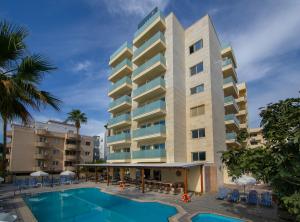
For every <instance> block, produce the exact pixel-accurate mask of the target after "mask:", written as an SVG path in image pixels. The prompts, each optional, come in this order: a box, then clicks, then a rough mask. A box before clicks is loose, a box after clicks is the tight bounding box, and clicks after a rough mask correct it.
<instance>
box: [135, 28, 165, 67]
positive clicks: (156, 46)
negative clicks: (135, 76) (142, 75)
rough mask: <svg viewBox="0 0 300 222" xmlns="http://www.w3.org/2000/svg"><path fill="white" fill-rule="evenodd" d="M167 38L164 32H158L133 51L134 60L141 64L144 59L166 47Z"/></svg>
mask: <svg viewBox="0 0 300 222" xmlns="http://www.w3.org/2000/svg"><path fill="white" fill-rule="evenodd" d="M165 42H166V40H165V36H164V34H163V33H162V32H158V33H156V34H155V35H154V36H152V37H151V38H150V39H149V40H147V41H146V42H145V43H143V44H142V45H141V46H140V47H139V48H137V49H136V50H135V51H134V53H133V58H132V62H134V63H135V64H137V65H141V64H142V63H143V62H144V61H146V60H149V59H150V58H152V57H153V56H155V55H156V54H158V53H160V52H162V51H163V50H165V49H166V43H165Z"/></svg>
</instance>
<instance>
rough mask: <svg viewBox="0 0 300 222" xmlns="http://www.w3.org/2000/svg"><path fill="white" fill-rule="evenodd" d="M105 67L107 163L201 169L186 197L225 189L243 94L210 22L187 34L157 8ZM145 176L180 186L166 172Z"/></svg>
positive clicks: (242, 116)
mask: <svg viewBox="0 0 300 222" xmlns="http://www.w3.org/2000/svg"><path fill="white" fill-rule="evenodd" d="M109 65H110V67H111V73H110V75H109V77H108V79H109V81H110V82H111V86H110V88H109V92H108V96H109V97H110V98H111V102H110V104H109V109H108V112H110V114H111V117H110V119H109V121H108V126H107V128H108V130H109V136H108V137H107V144H108V146H109V148H110V154H109V156H108V162H109V163H114V164H121V163H127V164H134V165H136V164H151V163H152V164H159V163H170V164H174V163H175V165H176V163H192V162H198V163H200V164H202V167H201V168H200V170H199V168H191V169H190V170H189V176H188V180H189V181H190V183H189V187H188V189H189V190H193V191H210V190H211V191H213V190H216V189H217V187H218V186H221V185H222V184H223V183H224V180H225V182H226V179H224V172H223V165H222V162H221V159H220V156H221V153H220V152H221V151H224V150H226V149H228V148H231V147H239V146H240V145H241V144H239V143H238V141H237V133H238V132H239V131H240V130H241V129H246V130H247V127H248V124H247V99H246V94H247V92H246V85H245V83H240V84H238V78H237V73H236V67H237V62H236V59H235V56H234V53H233V49H232V47H231V46H229V45H228V46H226V47H222V44H221V43H220V41H219V38H218V36H217V33H216V30H215V28H214V26H213V24H212V21H211V19H210V17H209V16H208V15H206V16H204V17H203V18H201V19H200V20H198V21H197V22H195V23H194V24H193V25H191V26H189V27H187V28H184V27H183V26H182V25H181V24H180V22H179V21H178V19H177V18H176V16H175V15H174V14H173V13H170V14H169V15H168V16H166V17H165V16H164V15H163V14H162V12H161V11H159V9H157V8H155V9H154V10H153V11H152V12H151V13H150V14H149V15H147V16H146V17H145V18H144V19H143V20H142V21H141V22H140V23H139V24H138V28H137V30H136V32H135V33H134V37H133V40H132V41H130V42H125V43H124V44H123V45H122V46H121V47H120V48H119V49H118V50H116V51H115V52H114V53H113V54H112V55H111V56H110V60H109ZM148 166H149V165H148ZM130 174H131V175H134V173H132V172H131V173H130ZM147 174H150V175H152V176H153V175H156V174H159V178H160V179H161V180H174V179H176V180H177V179H178V180H179V179H180V178H177V177H176V176H175V174H174V176H172V173H170V172H169V171H168V170H167V169H165V170H164V169H162V170H160V171H159V172H158V171H156V170H149V171H148V172H147V173H146V171H145V175H146V176H147ZM177 176H178V177H180V176H179V175H177ZM200 177H202V178H204V179H203V180H204V181H201V182H199V181H200V180H199V178H200Z"/></svg>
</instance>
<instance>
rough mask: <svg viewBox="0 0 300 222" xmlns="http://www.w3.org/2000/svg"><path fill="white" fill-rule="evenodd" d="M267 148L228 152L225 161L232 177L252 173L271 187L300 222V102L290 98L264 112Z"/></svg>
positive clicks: (269, 105)
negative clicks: (299, 201)
mask: <svg viewBox="0 0 300 222" xmlns="http://www.w3.org/2000/svg"><path fill="white" fill-rule="evenodd" d="M260 116H261V118H262V120H261V127H262V128H263V135H264V138H265V140H266V141H267V143H266V145H265V147H258V148H254V149H253V148H252V149H250V148H247V147H245V148H244V149H239V150H237V149H236V150H228V151H226V152H224V153H223V154H222V161H223V163H225V165H226V166H227V168H228V171H229V172H228V173H229V175H230V176H233V177H239V176H240V175H242V174H245V173H251V174H252V175H253V176H254V177H256V178H257V179H258V180H262V181H263V182H265V183H268V184H269V185H270V186H271V187H272V189H273V192H274V193H276V194H277V196H278V198H279V201H280V202H279V204H280V205H281V206H283V207H285V208H286V209H287V210H288V211H289V212H290V213H292V214H295V215H298V218H297V219H298V220H299V221H300V206H299V203H298V202H297V201H298V200H299V199H300V173H299V172H300V144H299V139H300V98H289V99H286V100H283V101H279V102H277V103H274V104H273V103H270V104H268V105H267V106H266V107H263V108H261V112H260Z"/></svg>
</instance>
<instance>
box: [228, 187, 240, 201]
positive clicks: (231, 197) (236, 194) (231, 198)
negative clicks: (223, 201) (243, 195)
mask: <svg viewBox="0 0 300 222" xmlns="http://www.w3.org/2000/svg"><path fill="white" fill-rule="evenodd" d="M228 200H229V201H230V202H233V203H236V202H238V201H239V200H240V192H239V191H238V190H236V189H234V190H233V191H232V193H231V194H230V195H229V199H228Z"/></svg>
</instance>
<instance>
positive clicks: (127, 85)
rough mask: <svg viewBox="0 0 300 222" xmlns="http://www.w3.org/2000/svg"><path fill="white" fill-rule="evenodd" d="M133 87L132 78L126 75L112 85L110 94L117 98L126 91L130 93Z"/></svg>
mask: <svg viewBox="0 0 300 222" xmlns="http://www.w3.org/2000/svg"><path fill="white" fill-rule="evenodd" d="M131 89H132V82H131V79H130V78H129V77H128V76H125V77H123V78H122V79H120V80H118V81H117V82H116V83H114V84H112V85H111V86H110V88H109V93H108V96H110V97H112V98H117V97H120V96H122V95H124V94H126V93H130V91H131Z"/></svg>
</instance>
